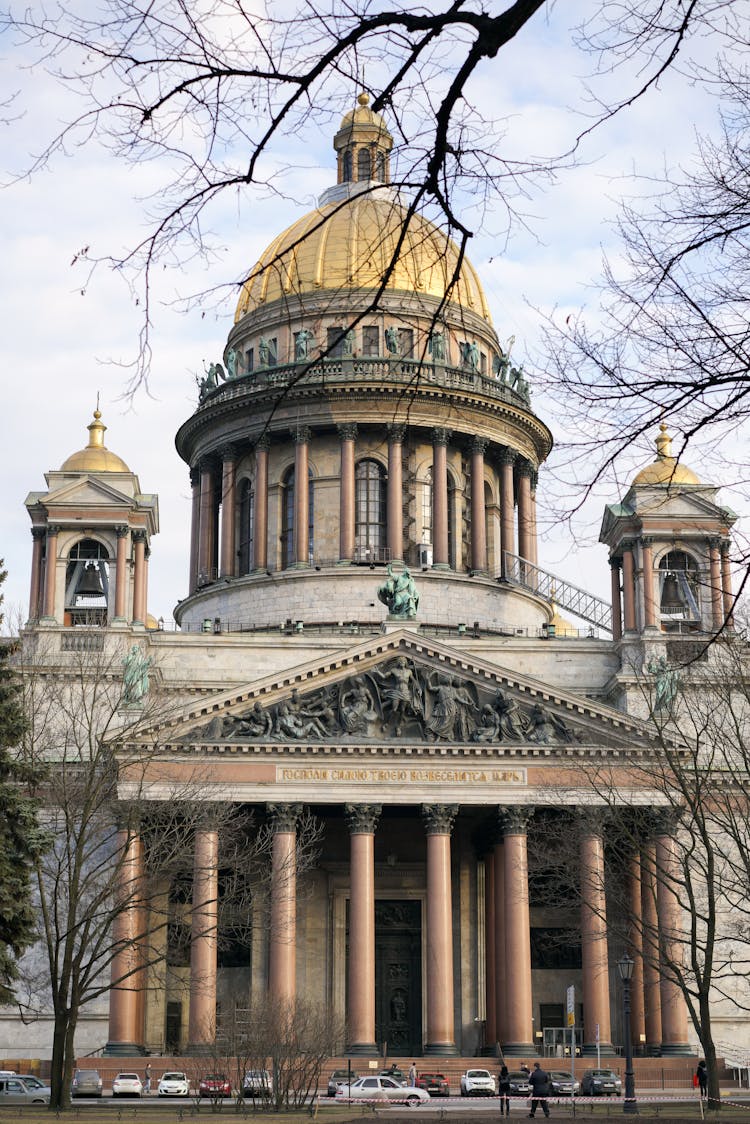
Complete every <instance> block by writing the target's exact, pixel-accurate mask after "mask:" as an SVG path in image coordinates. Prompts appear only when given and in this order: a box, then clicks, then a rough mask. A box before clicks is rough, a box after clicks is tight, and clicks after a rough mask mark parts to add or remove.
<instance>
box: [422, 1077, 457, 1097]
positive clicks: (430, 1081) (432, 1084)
mask: <svg viewBox="0 0 750 1124" xmlns="http://www.w3.org/2000/svg"><path fill="white" fill-rule="evenodd" d="M417 1088H418V1089H424V1091H425V1093H429V1094H430V1096H431V1097H449V1096H450V1095H451V1087H450V1085H449V1084H448V1078H447V1077H446V1076H445V1074H443V1073H420V1074H419V1076H418V1077H417Z"/></svg>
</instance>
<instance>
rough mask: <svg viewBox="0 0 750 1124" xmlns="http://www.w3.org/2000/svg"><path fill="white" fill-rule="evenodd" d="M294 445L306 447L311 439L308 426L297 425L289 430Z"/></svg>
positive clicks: (310, 431)
mask: <svg viewBox="0 0 750 1124" xmlns="http://www.w3.org/2000/svg"><path fill="white" fill-rule="evenodd" d="M289 432H290V433H291V435H292V438H293V440H294V443H295V445H307V444H309V442H310V438H311V437H312V430H311V429H310V426H309V425H298V426H295V428H294V429H290V430H289Z"/></svg>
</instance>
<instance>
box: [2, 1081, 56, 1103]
mask: <svg viewBox="0 0 750 1124" xmlns="http://www.w3.org/2000/svg"><path fill="white" fill-rule="evenodd" d="M49 1095H50V1091H49V1089H47V1088H46V1087H45V1088H42V1089H32V1088H31V1087H30V1086H29V1085H27V1084H26V1082H25V1081H24V1080H23V1079H22V1078H20V1077H0V1110H2V1107H3V1105H6V1104H49Z"/></svg>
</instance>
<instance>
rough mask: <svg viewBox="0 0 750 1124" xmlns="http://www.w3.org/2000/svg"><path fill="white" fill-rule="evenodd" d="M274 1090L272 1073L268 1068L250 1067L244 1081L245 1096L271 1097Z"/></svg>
mask: <svg viewBox="0 0 750 1124" xmlns="http://www.w3.org/2000/svg"><path fill="white" fill-rule="evenodd" d="M272 1092H273V1082H272V1081H271V1074H270V1073H269V1072H268V1070H267V1069H249V1070H248V1071H247V1073H246V1074H245V1076H244V1079H243V1081H242V1095H243V1097H256V1098H257V1097H270V1096H271V1093H272Z"/></svg>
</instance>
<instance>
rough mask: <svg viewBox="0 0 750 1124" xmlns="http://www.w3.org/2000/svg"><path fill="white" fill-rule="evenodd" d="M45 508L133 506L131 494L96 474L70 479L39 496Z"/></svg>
mask: <svg viewBox="0 0 750 1124" xmlns="http://www.w3.org/2000/svg"><path fill="white" fill-rule="evenodd" d="M39 498H40V499H41V501H42V502H43V503H44V506H45V507H46V508H48V509H49V508H50V507H54V508H60V507H84V506H85V507H101V506H102V505H106V506H107V507H127V508H132V507H133V499H132V496H128V495H126V494H125V493H124V492H121V491H119V489H117V488H113V487H112V485H111V484H108V483H106V482H105V481H103V480H102V479H101V478H100V477H97V476H84V477H81V478H79V479H77V480H70V481H68V482H66V483H65V484H63V485H62V486H61V487H59V488H55V489H53V490H51V491H49V492H47V494H46V495H45V496H40V497H39Z"/></svg>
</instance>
